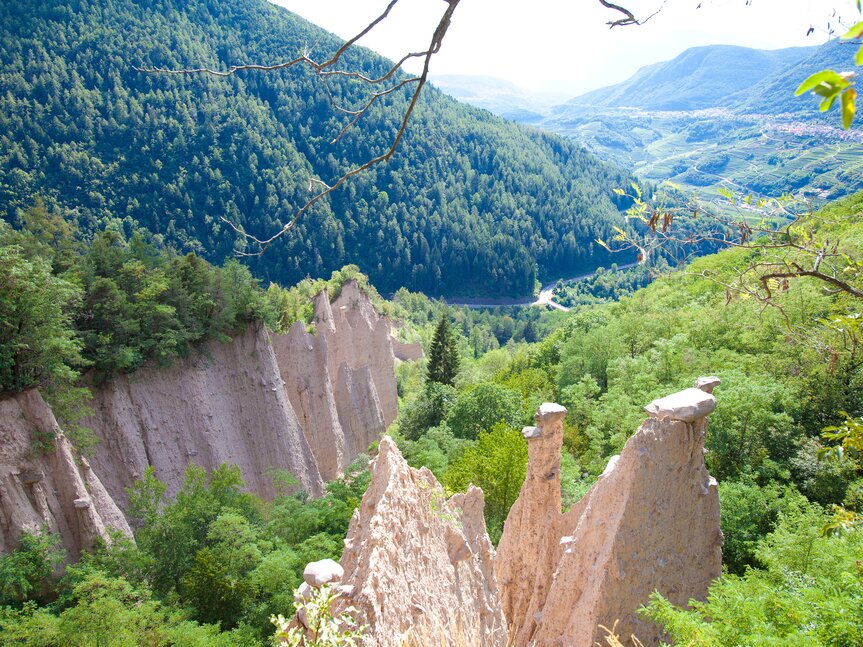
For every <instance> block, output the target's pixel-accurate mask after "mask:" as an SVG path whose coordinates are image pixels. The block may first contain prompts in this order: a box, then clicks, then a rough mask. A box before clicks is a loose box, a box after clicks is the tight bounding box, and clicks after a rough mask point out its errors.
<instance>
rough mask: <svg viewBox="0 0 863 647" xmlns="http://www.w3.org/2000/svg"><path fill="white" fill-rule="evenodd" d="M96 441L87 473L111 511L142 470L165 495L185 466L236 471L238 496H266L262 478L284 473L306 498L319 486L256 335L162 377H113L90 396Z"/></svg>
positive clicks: (259, 329) (269, 352)
mask: <svg viewBox="0 0 863 647" xmlns="http://www.w3.org/2000/svg"><path fill="white" fill-rule="evenodd" d="M92 406H93V410H94V415H93V417H92V418H90V419H88V420H86V421H85V422H84V423H83V424H84V425H85V426H88V427H90V428H91V429H93V430H94V431H95V432H96V434H97V435H98V436H99V444H98V446H97V447H96V452H95V455H94V456H93V460H92V462H93V467H94V468H95V469H96V471H97V472H98V473H99V475H100V476H101V478H102V479H103V480H104V482H105V485H106V487H107V488H108V491H109V492H110V493H111V496H112V497H114V500H115V501H118V502H121V506H123V507H125V503H126V500H127V495H126V488H128V487H129V486H130V485H132V483H134V482H135V481H136V480H138V479H139V478H141V477H142V476H143V475H144V470H145V469H146V468H147V466H148V465H152V466H153V468H154V470H155V473H156V476H157V477H158V478H159V479H161V480H162V481H163V482H164V483H166V484H167V485H168V494H169V495H170V494H174V493H176V491H177V490H178V489H179V487H180V484H181V483H182V481H183V472H184V470H185V468H186V465H187V464H188V463H189V462H194V463H197V464H198V465H201V466H202V467H205V468H206V469H208V470H211V469H214V468H216V467H218V466H219V465H221V464H222V463H230V464H233V465H237V466H239V468H240V470H241V472H242V474H243V478H244V480H245V482H246V485H247V487H248V488H249V489H250V490H251V491H252V492H255V493H257V494H259V495H261V496H265V497H268V496H272V495H273V494H274V491H273V485H272V482H271V480H270V478H269V477H268V476H267V471H268V470H269V469H270V468H280V469H287V470H289V471H290V472H291V474H293V475H294V476H295V477H296V478H297V479H299V481H300V483H301V484H302V487H303V488H304V489H306V490H307V491H308V492H309V493H310V494H312V495H313V496H316V495H320V494H321V493H322V491H323V482H322V480H321V475H320V472H319V470H318V466H317V462H316V460H315V457H314V455H313V454H312V450H311V449H310V447H309V445H308V443H307V442H306V437H305V435H304V434H303V430H302V428H301V427H300V423H299V421H298V420H297V417H296V415H295V414H294V410H293V408H292V407H291V403H290V401H289V399H288V395H287V393H286V392H285V389H284V385H283V382H282V377H281V374H280V373H279V369H278V365H277V363H276V358H275V355H274V354H273V348H272V345H271V344H270V338H269V335H268V334H267V331H266V329H265V328H264V327H263V326H256V327H253V328H250V329H249V330H247V331H246V332H245V333H243V334H240V335H237V336H236V337H234V339H233V340H232V341H231V342H230V343H218V342H211V343H208V344H205V345H204V347H203V348H201V349H200V350H199V351H195V352H193V353H192V354H191V355H190V356H189V357H187V358H185V359H183V360H180V361H176V362H175V363H174V364H173V365H172V366H170V367H167V368H146V369H142V370H140V371H137V372H135V373H132V374H130V375H117V376H115V377H113V378H111V379H110V380H109V381H108V382H107V383H105V384H103V385H101V386H98V387H96V388H94V389H93V403H92Z"/></svg>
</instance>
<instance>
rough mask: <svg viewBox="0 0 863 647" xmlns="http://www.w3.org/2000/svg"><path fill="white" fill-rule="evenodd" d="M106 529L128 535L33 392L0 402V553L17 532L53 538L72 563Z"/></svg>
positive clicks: (119, 516) (114, 509)
mask: <svg viewBox="0 0 863 647" xmlns="http://www.w3.org/2000/svg"><path fill="white" fill-rule="evenodd" d="M109 530H116V531H119V532H121V533H123V534H125V535H127V536H130V537H131V535H132V533H131V531H130V529H129V526H128V524H127V523H126V519H125V517H124V516H123V513H122V512H120V509H119V508H118V507H117V506H116V504H115V503H114V501H113V500H112V499H111V497H110V496H109V494H108V492H107V491H106V490H105V488H104V487H103V486H102V483H101V481H100V480H99V478H98V477H97V476H96V474H94V473H93V470H92V469H91V468H90V464H89V463H88V462H87V460H86V459H84V458H82V457H80V456H78V455H77V454H76V453H75V451H74V450H73V448H72V446H71V445H70V444H69V441H68V440H67V439H66V437H65V436H64V435H63V432H62V431H61V430H60V428H59V426H58V425H57V421H56V420H55V419H54V414H53V413H52V412H51V409H50V408H49V407H48V405H47V404H45V401H44V400H42V396H40V395H39V392H38V391H37V390H35V389H31V390H29V391H24V392H23V393H18V394H15V395H12V396H9V397H6V398H4V399H2V400H0V554H2V553H6V552H8V551H10V550H12V549H14V548H15V547H16V546H17V545H18V540H19V539H20V536H21V534H22V533H23V532H43V531H47V532H51V533H55V534H57V535H58V536H59V537H60V539H61V541H62V543H63V546H64V548H65V549H66V551H67V557H68V558H70V559H77V558H78V556H79V555H80V553H81V551H82V550H87V549H89V548H91V547H92V546H93V543H94V542H95V541H96V540H97V539H101V540H104V541H107V542H110V534H109Z"/></svg>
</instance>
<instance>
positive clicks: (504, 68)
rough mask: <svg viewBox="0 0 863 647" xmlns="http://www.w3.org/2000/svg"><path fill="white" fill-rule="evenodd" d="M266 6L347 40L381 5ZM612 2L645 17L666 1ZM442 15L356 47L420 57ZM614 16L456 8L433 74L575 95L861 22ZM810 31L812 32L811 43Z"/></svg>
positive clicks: (516, 3)
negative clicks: (688, 60) (654, 66)
mask: <svg viewBox="0 0 863 647" xmlns="http://www.w3.org/2000/svg"><path fill="white" fill-rule="evenodd" d="M271 1H272V2H275V3H276V4H280V5H282V6H284V7H287V8H288V9H290V10H291V11H294V12H295V13H298V14H300V15H301V16H303V17H305V18H307V19H308V20H310V21H311V22H314V23H316V24H318V25H320V26H321V27H324V28H325V29H328V30H330V31H332V32H335V33H336V34H338V35H339V36H341V37H343V38H345V37H349V36H352V35H353V34H355V33H356V32H358V31H360V30H361V29H362V28H363V27H365V26H366V25H367V24H368V23H369V22H371V20H372V19H373V18H374V17H376V16H377V15H378V14H379V13H380V12H381V11H382V10H383V8H384V7H385V6H386V4H387V0H271ZM616 1H617V3H618V4H624V5H626V6H627V7H629V8H630V9H632V10H633V11H634V12H635V13H636V15H642V16H643V15H647V14H649V13H651V12H652V11H653V10H655V9H656V8H657V7H658V6H659V5H660V4H661V3H662V0H629V1H628V2H627V1H625V0H616ZM699 5H700V8H697V7H698V6H699ZM639 8H641V10H640V11H639ZM444 9H445V4H444V2H443V1H442V0H401V2H400V3H399V5H397V7H396V9H395V10H394V11H393V13H392V14H391V16H390V19H389V20H388V21H387V23H384V24H383V25H380V26H378V28H377V29H376V31H375V32H373V33H372V34H369V35H368V36H367V37H366V38H365V39H363V41H361V44H363V45H365V46H366V47H370V48H371V49H374V50H376V51H378V52H380V53H381V54H384V55H385V56H387V57H389V58H398V57H400V56H401V55H402V54H403V53H405V52H407V51H416V50H422V49H425V48H426V46H427V45H428V42H429V40H430V39H431V33H432V30H433V28H434V26H435V25H437V22H438V19H439V17H440V15H441V14H442V13H443V10H444ZM616 16H617V14H616V13H614V12H612V11H610V10H608V9H605V8H603V7H602V6H601V5H600V4H599V3H598V2H597V1H596V0H462V1H461V4H460V5H459V6H458V8H457V9H456V12H455V15H454V16H453V22H452V26H451V27H450V30H449V33H448V34H447V37H446V40H445V41H444V44H443V48H442V49H441V52H440V53H439V54H438V55H437V56H436V57H435V58H434V60H433V63H432V68H431V69H432V73H433V74H434V73H437V74H483V75H489V76H496V77H499V78H503V79H507V80H509V81H512V82H514V83H517V84H518V85H521V86H524V87H526V88H530V89H533V90H545V91H558V92H562V93H564V94H576V93H578V92H583V91H586V90H589V89H593V88H596V87H600V86H603V85H608V84H609V83H616V82H618V81H621V80H623V79H625V78H627V77H628V76H630V75H631V74H632V73H633V72H635V71H636V70H637V69H638V68H639V67H641V66H642V65H647V64H649V63H655V62H657V61H662V60H668V59H670V58H673V57H674V56H676V55H677V54H679V53H680V52H682V51H683V50H684V49H686V48H688V47H692V46H695V45H708V44H715V43H726V44H734V45H746V46H749V47H757V48H763V49H776V48H780V47H792V46H796V45H817V44H820V43H823V42H824V41H825V40H826V37H827V36H826V34H827V28H828V25H838V20H839V18H840V17H841V19H842V20H843V21H844V23H845V24H846V25H849V26H850V24H853V22H856V20H857V19H858V14H857V10H856V7H855V3H854V0H838V1H836V2H831V1H830V0H749V1H748V2H747V0H667V2H666V3H665V6H664V8H663V10H662V12H661V13H660V14H659V15H657V16H655V17H654V18H653V19H652V20H650V21H649V22H648V23H647V24H646V25H643V26H638V27H616V28H614V29H612V30H609V29H608V27H607V26H606V24H605V23H606V22H607V21H608V20H610V19H613V18H614V17H616ZM810 26H812V27H814V28H815V33H813V34H812V35H811V36H809V37H807V36H806V32H807V30H808V29H809V27H810Z"/></svg>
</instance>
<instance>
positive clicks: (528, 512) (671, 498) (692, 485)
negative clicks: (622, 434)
mask: <svg viewBox="0 0 863 647" xmlns="http://www.w3.org/2000/svg"><path fill="white" fill-rule="evenodd" d="M713 386H715V384H713V383H711V384H710V388H711V390H712V388H713ZM695 391H697V392H695ZM714 406H715V400H714V399H713V396H712V395H709V394H708V393H706V392H705V391H702V390H696V389H688V390H687V391H684V392H682V393H680V394H675V395H674V396H670V397H669V398H663V399H662V400H659V401H656V402H654V403H651V405H650V407H649V411H651V412H654V411H655V412H656V414H657V415H659V416H661V417H654V418H651V419H649V420H647V421H646V422H645V423H644V424H643V425H642V426H641V428H640V429H639V430H638V431H637V432H636V434H635V435H634V436H632V437H631V438H630V439H629V440H628V441H627V443H626V446H625V447H624V449H623V452H622V453H621V454H620V456H619V457H614V458H613V459H612V461H610V463H609V467H608V468H607V469H606V471H605V473H604V474H603V475H602V476H601V477H600V478H599V480H598V481H597V483H596V484H595V485H594V486H593V487H592V488H591V489H590V491H589V492H588V493H587V494H586V495H585V497H584V498H583V499H582V500H581V501H579V503H578V504H577V505H575V506H574V507H573V508H572V509H571V510H570V511H569V512H567V513H566V514H561V512H560V480H559V468H560V449H561V444H562V440H563V413H562V412H561V411H560V410H561V409H562V408H557V409H555V408H553V407H551V406H548V405H543V407H541V408H540V411H539V413H538V414H537V422H538V425H537V427H535V428H533V427H529V428H526V429H525V436H526V437H527V438H528V452H529V459H528V473H527V478H526V479H525V482H524V485H523V486H522V490H521V493H520V495H519V498H518V500H517V501H516V503H515V505H514V506H513V508H512V510H511V511H510V514H509V516H508V518H507V521H506V524H505V526H504V532H503V537H502V539H501V542H500V545H499V547H498V553H497V558H496V562H495V570H496V574H497V577H498V582H499V583H500V588H501V598H502V601H503V606H504V612H505V613H506V616H507V619H508V621H509V623H510V627H512V628H513V632H514V644H515V645H517V646H521V645H535V646H537V647H539V646H544V645H549V646H550V645H559V646H564V645H566V646H569V645H573V646H581V645H585V646H588V645H592V644H594V641H600V640H602V639H603V637H604V634H603V632H601V631H600V630H599V629H598V625H600V624H603V625H605V626H607V627H611V626H612V625H613V624H614V622H615V620H619V624H618V631H619V633H620V635H621V636H625V637H628V636H630V635H631V634H634V635H635V636H637V637H638V638H639V639H640V640H641V641H642V642H643V643H644V644H645V645H656V644H658V643H659V635H658V632H657V629H656V627H655V626H654V625H652V624H651V623H648V622H645V621H642V620H641V619H640V618H639V617H638V616H637V615H636V614H635V610H636V609H637V608H638V607H639V606H641V605H642V604H644V603H645V602H646V601H647V598H648V596H649V595H650V593H651V592H653V591H654V590H658V591H659V592H660V593H662V594H663V595H664V596H666V597H668V598H669V599H670V600H671V601H672V602H673V603H675V604H679V605H680V604H685V603H686V602H687V601H688V600H689V599H690V598H701V599H703V598H704V596H705V594H706V593H707V587H708V585H709V584H710V582H711V580H713V579H714V578H716V577H718V576H719V575H720V574H721V571H722V532H721V530H720V527H719V495H718V491H717V487H716V481H715V480H714V479H712V478H711V477H710V475H709V474H708V473H707V470H706V469H705V467H704V456H703V449H704V434H705V429H706V424H707V421H706V419H705V418H704V417H703V416H704V415H706V414H707V413H709V412H710V411H712V410H713V407H714ZM699 415H700V416H701V417H696V416H699Z"/></svg>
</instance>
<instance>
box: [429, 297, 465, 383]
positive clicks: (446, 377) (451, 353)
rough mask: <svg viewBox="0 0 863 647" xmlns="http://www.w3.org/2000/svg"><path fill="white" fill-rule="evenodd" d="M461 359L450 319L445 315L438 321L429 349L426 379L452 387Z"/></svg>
mask: <svg viewBox="0 0 863 647" xmlns="http://www.w3.org/2000/svg"><path fill="white" fill-rule="evenodd" d="M458 366H459V357H458V348H457V347H456V342H455V334H454V333H453V330H452V328H451V327H450V323H449V317H448V316H447V315H446V314H444V315H442V316H441V318H440V321H438V325H437V328H435V331H434V336H433V337H432V341H431V347H430V348H429V360H428V369H427V372H426V379H427V380H428V381H429V382H439V383H440V384H447V385H450V386H452V384H453V382H455V376H456V375H457V374H458Z"/></svg>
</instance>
